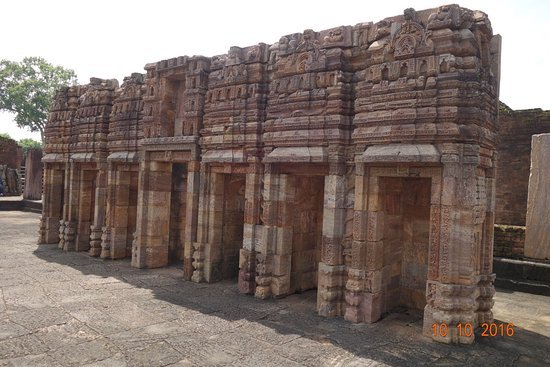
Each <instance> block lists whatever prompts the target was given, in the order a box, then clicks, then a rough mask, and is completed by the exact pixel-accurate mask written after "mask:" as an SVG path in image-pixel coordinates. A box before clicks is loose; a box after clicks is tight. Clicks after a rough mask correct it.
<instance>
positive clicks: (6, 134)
mask: <svg viewBox="0 0 550 367" xmlns="http://www.w3.org/2000/svg"><path fill="white" fill-rule="evenodd" d="M0 138H6V139H11V136H10V134H8V133H0Z"/></svg>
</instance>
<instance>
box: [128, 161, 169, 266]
mask: <svg viewBox="0 0 550 367" xmlns="http://www.w3.org/2000/svg"><path fill="white" fill-rule="evenodd" d="M146 159H147V158H146ZM171 180H172V167H171V163H169V162H158V161H148V160H144V161H143V162H141V164H140V177H139V190H138V192H139V193H138V209H137V227H136V228H137V230H136V242H135V245H134V248H133V251H132V266H134V267H137V268H159V267H163V266H166V265H167V264H168V236H169V233H170V231H169V225H170V205H169V203H170V194H171Z"/></svg>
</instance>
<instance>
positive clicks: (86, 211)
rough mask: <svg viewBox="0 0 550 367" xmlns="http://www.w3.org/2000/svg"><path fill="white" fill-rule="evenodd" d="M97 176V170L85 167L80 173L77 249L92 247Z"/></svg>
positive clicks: (83, 249) (84, 249)
mask: <svg viewBox="0 0 550 367" xmlns="http://www.w3.org/2000/svg"><path fill="white" fill-rule="evenodd" d="M96 177H97V170H90V169H83V170H82V171H81V173H80V193H79V201H78V226H77V236H76V251H88V250H89V249H90V234H91V226H92V224H93V221H94V213H95V191H96V190H95V189H96Z"/></svg>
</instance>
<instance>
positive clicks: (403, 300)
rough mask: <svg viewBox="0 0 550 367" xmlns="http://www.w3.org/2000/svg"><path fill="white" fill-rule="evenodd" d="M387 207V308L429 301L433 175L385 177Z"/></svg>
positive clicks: (416, 305)
mask: <svg viewBox="0 0 550 367" xmlns="http://www.w3.org/2000/svg"><path fill="white" fill-rule="evenodd" d="M380 189H381V190H382V192H383V198H384V199H383V210H384V234H383V236H384V237H383V238H384V239H383V241H384V261H383V264H384V267H383V269H382V276H383V278H385V279H383V281H382V284H383V285H385V286H384V294H385V302H384V304H385V307H383V308H384V310H383V312H388V311H391V310H394V309H396V308H398V307H404V308H407V309H409V310H418V311H422V310H423V309H424V306H425V305H426V281H427V279H428V250H429V242H430V239H429V233H430V193H431V179H430V178H401V177H381V178H380Z"/></svg>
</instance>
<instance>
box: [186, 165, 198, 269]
mask: <svg viewBox="0 0 550 367" xmlns="http://www.w3.org/2000/svg"><path fill="white" fill-rule="evenodd" d="M187 169H188V172H187V198H186V214H185V238H184V249H183V278H184V279H186V280H191V277H192V276H193V243H194V242H195V241H197V224H198V209H199V189H200V164H199V162H198V161H191V162H189V163H188V165H187Z"/></svg>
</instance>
